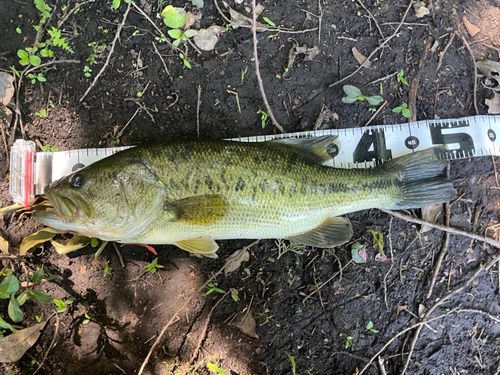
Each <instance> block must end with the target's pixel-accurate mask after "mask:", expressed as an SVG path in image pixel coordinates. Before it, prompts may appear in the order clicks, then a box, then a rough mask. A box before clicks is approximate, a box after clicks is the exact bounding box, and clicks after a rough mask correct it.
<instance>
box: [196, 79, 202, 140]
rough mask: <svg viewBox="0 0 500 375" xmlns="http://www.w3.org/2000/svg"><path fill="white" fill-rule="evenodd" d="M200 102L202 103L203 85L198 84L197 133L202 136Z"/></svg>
mask: <svg viewBox="0 0 500 375" xmlns="http://www.w3.org/2000/svg"><path fill="white" fill-rule="evenodd" d="M200 104H201V85H200V86H198V102H197V103H196V134H197V135H198V138H200Z"/></svg>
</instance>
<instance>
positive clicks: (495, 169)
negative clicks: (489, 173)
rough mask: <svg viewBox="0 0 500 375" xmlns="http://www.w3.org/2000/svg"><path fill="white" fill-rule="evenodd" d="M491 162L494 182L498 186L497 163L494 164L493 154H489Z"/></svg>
mask: <svg viewBox="0 0 500 375" xmlns="http://www.w3.org/2000/svg"><path fill="white" fill-rule="evenodd" d="M491 162H492V163H493V172H494V173H495V184H496V186H497V187H498V172H497V165H496V164H495V157H494V156H493V155H491Z"/></svg>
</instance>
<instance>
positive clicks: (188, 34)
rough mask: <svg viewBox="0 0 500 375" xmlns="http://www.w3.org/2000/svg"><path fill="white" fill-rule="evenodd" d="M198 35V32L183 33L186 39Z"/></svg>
mask: <svg viewBox="0 0 500 375" xmlns="http://www.w3.org/2000/svg"><path fill="white" fill-rule="evenodd" d="M197 34H198V30H191V29H189V30H186V31H184V35H185V36H186V38H192V37H193V36H195V35H197Z"/></svg>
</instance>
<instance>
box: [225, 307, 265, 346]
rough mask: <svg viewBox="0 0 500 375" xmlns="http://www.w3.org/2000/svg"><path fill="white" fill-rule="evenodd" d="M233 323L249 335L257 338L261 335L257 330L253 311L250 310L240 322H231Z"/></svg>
mask: <svg viewBox="0 0 500 375" xmlns="http://www.w3.org/2000/svg"><path fill="white" fill-rule="evenodd" d="M231 325H232V326H235V327H236V328H238V329H239V330H240V331H241V332H243V333H244V334H245V335H247V336H250V337H254V338H256V339H258V338H259V336H258V335H257V333H256V332H255V319H254V318H253V316H252V312H251V311H248V314H246V315H245V316H244V317H243V320H241V321H240V322H233V323H231Z"/></svg>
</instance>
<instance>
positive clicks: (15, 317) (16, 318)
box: [7, 295, 24, 323]
mask: <svg viewBox="0 0 500 375" xmlns="http://www.w3.org/2000/svg"><path fill="white" fill-rule="evenodd" d="M7 310H8V312H9V317H10V318H11V319H12V321H13V322H15V323H19V322H21V321H22V320H23V317H24V313H23V312H22V311H21V307H20V306H19V302H18V301H17V299H16V297H14V295H11V296H10V302H9V307H8V309H7Z"/></svg>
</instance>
